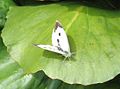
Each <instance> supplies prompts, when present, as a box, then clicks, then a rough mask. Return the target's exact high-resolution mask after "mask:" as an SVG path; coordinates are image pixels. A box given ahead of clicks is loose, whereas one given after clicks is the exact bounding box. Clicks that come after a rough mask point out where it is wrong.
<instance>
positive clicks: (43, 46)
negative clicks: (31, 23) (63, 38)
mask: <svg viewBox="0 0 120 89" xmlns="http://www.w3.org/2000/svg"><path fill="white" fill-rule="evenodd" d="M34 45H35V46H37V47H39V48H42V49H45V50H48V51H51V52H56V53H59V54H62V55H64V52H63V51H62V50H61V49H60V48H59V47H56V46H51V45H41V44H38V45H37V44H34Z"/></svg>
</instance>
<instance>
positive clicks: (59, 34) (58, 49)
mask: <svg viewBox="0 0 120 89" xmlns="http://www.w3.org/2000/svg"><path fill="white" fill-rule="evenodd" d="M34 45H35V46H37V47H40V48H42V49H45V50H48V51H52V52H55V53H59V54H62V55H63V56H65V58H69V57H71V55H72V53H71V52H70V46H69V43H68V38H67V35H66V33H65V31H64V29H63V27H62V25H61V23H60V22H59V21H57V20H56V24H55V28H54V29H53V32H52V46H51V45H42V44H34Z"/></svg>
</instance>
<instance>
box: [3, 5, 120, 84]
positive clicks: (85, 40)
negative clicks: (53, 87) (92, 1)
mask: <svg viewBox="0 0 120 89" xmlns="http://www.w3.org/2000/svg"><path fill="white" fill-rule="evenodd" d="M56 19H58V20H60V21H61V23H62V24H63V26H64V28H65V31H66V33H67V35H68V39H69V42H70V47H71V52H76V54H75V55H74V56H73V57H72V58H71V60H66V61H63V59H64V57H63V56H61V55H59V54H56V53H53V52H49V51H45V50H43V49H40V48H37V47H35V46H33V43H35V44H51V33H52V30H53V27H54V24H55V21H56ZM119 23H120V12H115V11H107V10H101V9H95V8H90V7H85V6H80V5H77V4H76V3H64V4H63V3H60V4H51V5H45V6H38V7H30V6H27V7H13V8H11V9H10V11H9V13H8V20H7V22H6V25H5V28H4V30H3V33H2V37H3V40H4V43H5V45H6V46H7V48H8V52H9V53H10V55H11V56H12V58H13V59H14V60H16V61H17V62H18V63H19V64H20V65H21V67H22V68H23V69H24V70H25V71H26V73H35V72H37V71H38V70H43V71H44V72H45V73H46V74H47V75H48V76H49V77H51V78H52V79H60V80H62V81H64V82H67V83H70V84H73V83H78V84H83V85H89V84H94V83H102V82H105V81H108V80H110V79H112V78H113V77H115V76H116V75H117V74H119V73H120V60H119V59H120V55H119V53H120V26H119ZM63 44H64V43H63Z"/></svg>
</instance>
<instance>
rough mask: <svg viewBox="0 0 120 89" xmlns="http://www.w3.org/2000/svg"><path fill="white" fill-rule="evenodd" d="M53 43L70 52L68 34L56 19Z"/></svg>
mask: <svg viewBox="0 0 120 89" xmlns="http://www.w3.org/2000/svg"><path fill="white" fill-rule="evenodd" d="M52 45H53V46H57V47H60V48H61V49H63V50H64V51H67V52H70V47H69V43H68V38H67V35H66V33H65V31H64V29H63V27H62V25H61V23H60V22H59V21H56V24H55V28H54V29H53V33H52Z"/></svg>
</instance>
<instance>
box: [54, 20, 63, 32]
mask: <svg viewBox="0 0 120 89" xmlns="http://www.w3.org/2000/svg"><path fill="white" fill-rule="evenodd" d="M58 27H61V28H63V27H62V25H61V23H60V22H59V21H58V20H56V24H55V30H56V29H57V28H58Z"/></svg>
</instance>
